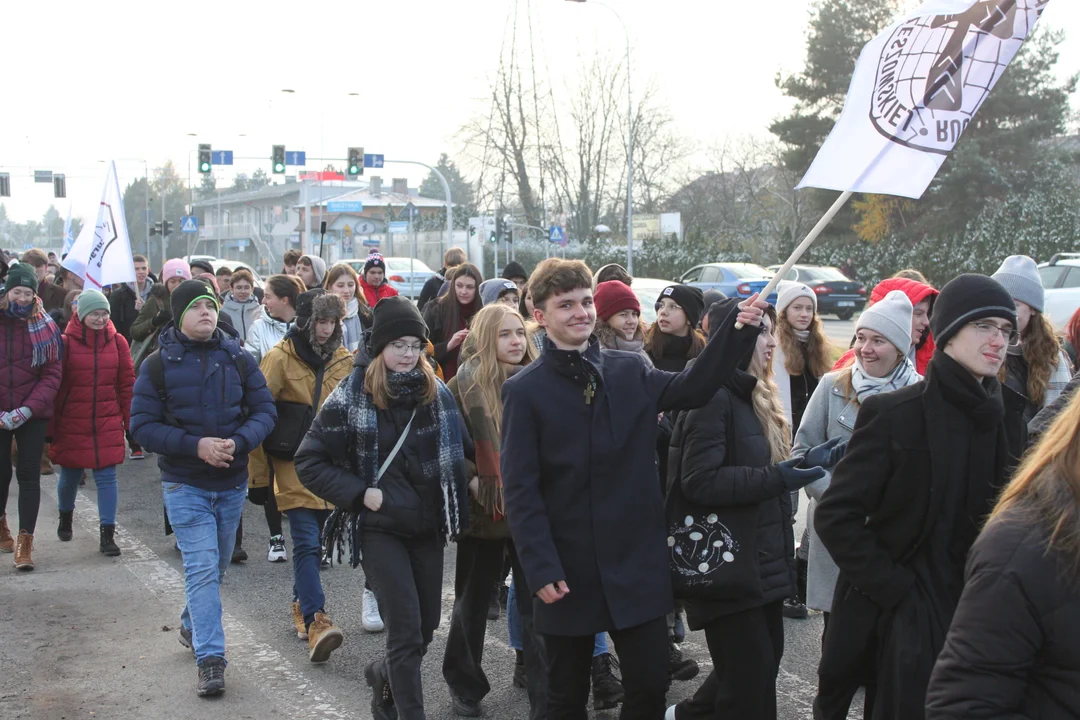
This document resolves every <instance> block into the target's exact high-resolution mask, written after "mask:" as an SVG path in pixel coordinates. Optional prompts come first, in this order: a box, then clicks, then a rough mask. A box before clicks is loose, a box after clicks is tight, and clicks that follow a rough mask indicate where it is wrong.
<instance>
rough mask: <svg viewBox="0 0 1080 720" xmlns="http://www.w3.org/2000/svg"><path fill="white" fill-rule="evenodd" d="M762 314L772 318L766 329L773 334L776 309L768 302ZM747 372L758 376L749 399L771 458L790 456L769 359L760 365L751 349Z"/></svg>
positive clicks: (785, 423)
mask: <svg viewBox="0 0 1080 720" xmlns="http://www.w3.org/2000/svg"><path fill="white" fill-rule="evenodd" d="M765 314H766V315H768V316H769V317H770V318H771V319H772V321H773V326H772V329H771V330H770V331H769V332H771V333H772V334H773V335H776V309H775V308H773V307H772V306H771V305H770V306H769V309H768V310H766V311H765ZM749 372H750V374H751V375H753V376H754V377H756V378H757V380H758V381H757V384H756V385H755V386H754V392H753V394H752V395H751V397H750V402H751V404H752V405H753V407H754V415H756V416H757V419H758V422H760V423H761V431H762V434H764V435H765V441H766V442H768V444H769V452H770V455H771V460H772V463H773V464H774V465H775V464H776V463H778V462H783V461H784V460H787V459H789V458H790V457H791V430H790V429H789V427H788V421H787V414H786V413H784V405H783V403H782V402H780V388H778V387H777V386H776V383H775V382H774V381H773V369H772V363H771V362H770V363H768V364H767V365H765V366H764V367H763V366H762V365H761V364H760V363H759V362H758V361H757V353H754V359H753V360H751V361H750V370H749Z"/></svg>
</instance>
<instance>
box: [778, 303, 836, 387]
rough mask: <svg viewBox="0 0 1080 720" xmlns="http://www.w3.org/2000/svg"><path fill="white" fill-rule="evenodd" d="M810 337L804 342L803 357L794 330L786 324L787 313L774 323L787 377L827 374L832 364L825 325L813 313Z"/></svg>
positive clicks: (789, 324)
mask: <svg viewBox="0 0 1080 720" xmlns="http://www.w3.org/2000/svg"><path fill="white" fill-rule="evenodd" d="M809 330H810V337H809V339H808V340H807V342H806V355H805V357H804V356H803V349H802V345H801V343H800V342H799V339H798V338H797V337H795V328H794V327H793V326H792V325H791V323H789V322H788V319H787V312H782V313H780V318H779V320H777V322H776V337H777V339H778V340H779V341H780V347H781V348H783V350H784V367H786V368H787V371H788V375H803V374H804V373H805V374H809V375H810V376H811V377H815V378H820V377H821V376H822V375H824V374H825V373H827V372H829V368H831V367H832V362H831V361H830V359H829V339H828V338H827V337H825V324H824V323H822V322H821V318H820V317H819V316H818V314H817V313H814V319H813V320H811V321H810V328H809Z"/></svg>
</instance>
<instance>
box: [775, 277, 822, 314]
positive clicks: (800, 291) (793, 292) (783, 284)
mask: <svg viewBox="0 0 1080 720" xmlns="http://www.w3.org/2000/svg"><path fill="white" fill-rule="evenodd" d="M776 291H777V296H776V312H777V313H781V314H782V313H783V312H784V311H785V310H787V307H788V305H790V304H791V303H793V302H795V301H796V300H797V299H799V298H801V297H804V298H810V301H811V302H812V303H814V312H817V295H815V294H814V291H813V290H811V289H810V287H809V286H808V285H804V284H803V283H801V282H792V281H791V280H781V281H780V284H779V285H778V286H777V288H776Z"/></svg>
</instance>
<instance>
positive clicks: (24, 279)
mask: <svg viewBox="0 0 1080 720" xmlns="http://www.w3.org/2000/svg"><path fill="white" fill-rule="evenodd" d="M17 287H23V288H29V289H30V290H31V291H32V292H34V293H37V289H38V279H37V270H35V269H34V268H33V267H32V266H31V265H30V264H29V263H23V262H20V263H15V264H14V265H12V266H11V267H10V268H9V269H8V274H7V278H5V280H4V292H5V293H8V292H11V291H12V290H14V289H15V288H17Z"/></svg>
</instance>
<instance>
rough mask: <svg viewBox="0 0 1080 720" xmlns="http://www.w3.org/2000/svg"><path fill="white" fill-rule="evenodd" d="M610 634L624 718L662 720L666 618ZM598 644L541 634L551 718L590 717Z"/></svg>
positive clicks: (590, 637)
mask: <svg viewBox="0 0 1080 720" xmlns="http://www.w3.org/2000/svg"><path fill="white" fill-rule="evenodd" d="M537 602H539V600H538V601H537ZM608 634H609V635H611V639H612V641H613V642H614V643H615V652H616V653H617V654H618V656H619V665H620V667H621V668H622V683H623V688H624V689H625V691H626V697H625V699H624V700H623V703H622V707H621V709H620V711H619V718H620V720H662V718H663V717H664V710H665V699H664V696H665V694H666V692H667V685H668V642H669V641H668V627H667V617H666V616H661V617H658V618H656V619H655V620H650V621H649V622H647V623H644V624H642V625H638V626H636V627H632V628H627V629H625V630H609V631H608ZM595 642H596V636H595V635H580V636H573V637H566V636H561V635H546V634H545V635H544V636H543V648H544V652H545V654H546V658H547V663H548V712H547V717H548V720H586V718H588V711H587V710H586V705H587V703H588V701H589V687H590V682H591V679H592V674H591V670H592V655H593V644H594V643H595ZM731 717H736V716H735V715H732V716H731Z"/></svg>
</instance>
